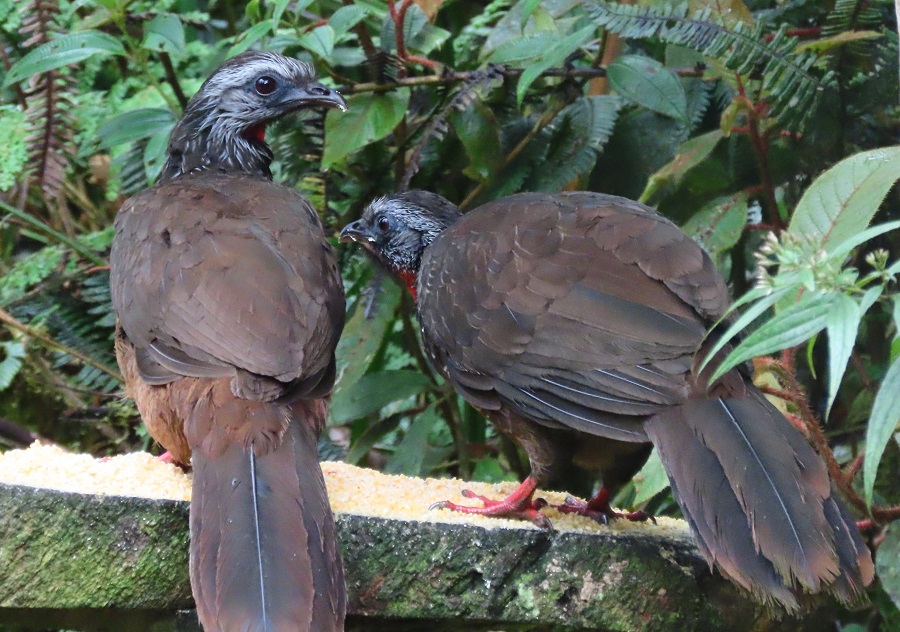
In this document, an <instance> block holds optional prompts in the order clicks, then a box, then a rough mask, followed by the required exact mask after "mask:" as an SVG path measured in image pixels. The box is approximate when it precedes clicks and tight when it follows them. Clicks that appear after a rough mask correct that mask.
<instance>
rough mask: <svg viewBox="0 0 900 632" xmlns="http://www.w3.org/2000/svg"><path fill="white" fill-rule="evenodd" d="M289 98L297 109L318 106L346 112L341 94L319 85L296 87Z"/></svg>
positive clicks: (345, 105) (311, 84) (310, 84)
mask: <svg viewBox="0 0 900 632" xmlns="http://www.w3.org/2000/svg"><path fill="white" fill-rule="evenodd" d="M289 98H290V99H291V101H294V102H295V103H296V106H297V107H315V106H319V107H325V108H337V109H338V110H340V111H341V112H346V111H347V102H346V101H344V97H342V96H341V93H340V92H338V91H337V90H335V89H333V88H329V87H328V86H325V85H322V84H321V83H308V84H306V85H305V86H298V87H296V88H295V89H294V90H292V91H291V94H290V97H289Z"/></svg>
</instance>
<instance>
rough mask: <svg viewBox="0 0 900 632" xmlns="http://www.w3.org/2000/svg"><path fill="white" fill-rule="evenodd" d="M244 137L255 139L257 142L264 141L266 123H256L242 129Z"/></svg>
mask: <svg viewBox="0 0 900 632" xmlns="http://www.w3.org/2000/svg"><path fill="white" fill-rule="evenodd" d="M244 138H246V139H247V140H255V141H257V142H259V143H264V142H266V124H265V123H258V124H256V125H254V126H252V127H248V128H247V129H246V131H244Z"/></svg>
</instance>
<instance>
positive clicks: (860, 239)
mask: <svg viewBox="0 0 900 632" xmlns="http://www.w3.org/2000/svg"><path fill="white" fill-rule="evenodd" d="M898 228H900V220H897V221H893V222H887V223H884V224H878V225H877V226H872V227H871V228H867V229H866V230H864V231H862V232H861V233H856V234H854V235H852V236H850V237H849V238H847V239H846V240H844V241H842V242H841V243H839V244H837V245H832V246H831V247H830V248H828V250H827V254H828V258H829V259H843V258H844V257H846V256H847V255H848V254H850V251H851V250H853V249H854V248H856V247H857V246H859V245H860V244H863V243H865V242H867V241H869V240H870V239H873V238H875V237H878V236H879V235H883V234H884V233H887V232H890V231H892V230H897V229H898Z"/></svg>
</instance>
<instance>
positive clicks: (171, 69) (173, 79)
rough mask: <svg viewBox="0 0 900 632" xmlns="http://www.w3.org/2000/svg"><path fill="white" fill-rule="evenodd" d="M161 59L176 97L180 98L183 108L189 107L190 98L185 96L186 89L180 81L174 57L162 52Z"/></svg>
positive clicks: (179, 101) (167, 79)
mask: <svg viewBox="0 0 900 632" xmlns="http://www.w3.org/2000/svg"><path fill="white" fill-rule="evenodd" d="M159 60H160V61H161V62H162V66H163V69H164V70H165V72H166V81H168V82H169V85H170V86H172V91H173V92H174V93H175V98H176V99H178V103H179V104H180V105H181V109H182V110H183V109H184V108H186V107H187V104H188V98H187V97H186V96H185V94H184V90H182V89H181V83H180V82H179V81H178V75H177V74H176V73H175V66H173V65H172V58H171V57H169V53H166V52H161V53H160V54H159Z"/></svg>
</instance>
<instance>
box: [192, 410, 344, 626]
mask: <svg viewBox="0 0 900 632" xmlns="http://www.w3.org/2000/svg"><path fill="white" fill-rule="evenodd" d="M212 399H214V397H213V398H212ZM223 404H224V405H221V406H216V405H215V404H214V403H213V402H212V401H210V400H207V401H205V402H201V403H200V404H199V405H198V406H197V407H196V408H195V410H194V411H193V415H192V418H191V419H190V420H189V423H188V430H189V432H188V436H189V439H190V440H191V442H192V448H193V466H194V483H193V498H192V500H191V548H190V570H191V587H192V589H193V592H194V599H195V601H196V604H197V613H198V615H199V617H200V622H201V623H202V625H203V628H204V630H206V632H308V631H309V632H333V631H339V630H343V629H344V613H345V588H344V576H343V567H342V565H341V559H340V554H339V551H338V545H337V534H336V530H335V524H334V519H333V518H332V515H331V509H330V507H329V504H328V497H327V495H326V491H325V481H324V479H323V478H322V471H321V469H320V468H319V463H318V459H317V453H316V438H317V437H316V436H315V435H316V433H315V431H314V430H313V428H314V427H317V426H318V424H317V423H314V422H313V420H310V419H302V420H301V419H297V418H295V415H294V413H292V412H291V411H292V410H293V411H302V410H308V411H310V412H311V413H313V414H321V413H319V412H318V411H314V410H313V409H312V408H310V407H309V406H308V405H307V404H305V403H298V404H296V405H294V406H292V407H291V408H287V407H281V406H275V405H272V404H267V403H263V402H250V401H246V400H237V399H234V398H232V399H231V401H230V402H223ZM320 408H321V409H322V411H324V406H321V407H320ZM213 411H214V413H215V419H214V420H213V418H212V417H211V416H210V412H213ZM282 432H283V435H282V434H281V433H282ZM244 433H246V434H244ZM241 434H244V437H243V440H237V441H235V435H241ZM251 436H252V437H254V438H253V439H252V440H250V441H248V440H247V439H249V438H250V437H251ZM279 437H281V440H280V441H279V440H278V438H279ZM245 441H246V442H245ZM251 441H252V443H253V444H255V449H254V450H251V449H249V447H245V446H249V444H250V442H251Z"/></svg>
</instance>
